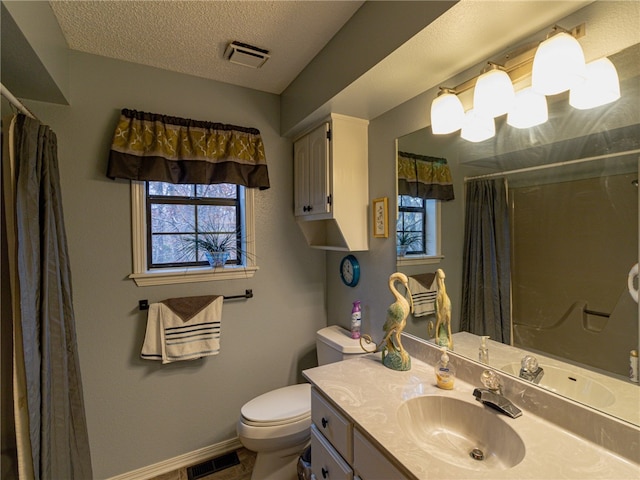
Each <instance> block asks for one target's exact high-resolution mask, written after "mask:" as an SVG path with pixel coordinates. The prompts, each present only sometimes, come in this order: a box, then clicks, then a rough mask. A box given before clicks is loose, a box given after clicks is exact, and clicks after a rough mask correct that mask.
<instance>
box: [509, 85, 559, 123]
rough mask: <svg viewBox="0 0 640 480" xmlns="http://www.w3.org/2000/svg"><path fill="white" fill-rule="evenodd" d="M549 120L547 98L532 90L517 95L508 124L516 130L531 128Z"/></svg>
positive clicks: (528, 89)
mask: <svg viewBox="0 0 640 480" xmlns="http://www.w3.org/2000/svg"><path fill="white" fill-rule="evenodd" d="M548 119H549V109H548V107H547V98H546V97H545V96H544V95H541V94H539V93H538V92H536V91H534V90H533V89H532V88H525V89H524V90H521V91H519V92H518V93H516V99H515V102H514V104H513V107H512V108H511V110H509V113H508V114H507V124H509V125H511V126H512V127H515V128H531V127H535V126H536V125H540V124H542V123H544V122H546V121H547V120H548Z"/></svg>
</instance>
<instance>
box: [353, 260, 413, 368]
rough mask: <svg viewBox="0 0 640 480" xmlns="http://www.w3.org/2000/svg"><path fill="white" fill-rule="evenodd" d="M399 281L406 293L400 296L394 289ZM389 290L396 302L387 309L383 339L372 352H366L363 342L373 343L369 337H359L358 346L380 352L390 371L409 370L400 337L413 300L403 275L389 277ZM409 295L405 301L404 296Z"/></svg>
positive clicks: (408, 359) (409, 366) (407, 355)
mask: <svg viewBox="0 0 640 480" xmlns="http://www.w3.org/2000/svg"><path fill="white" fill-rule="evenodd" d="M397 281H400V282H401V283H402V284H403V285H404V288H405V291H406V293H405V294H404V295H402V294H401V293H400V292H398V290H397V288H396V285H395V284H396V282H397ZM389 290H391V293H393V296H394V297H395V298H396V301H395V302H393V303H392V304H391V305H390V306H389V308H388V309H387V320H386V321H385V322H384V325H383V327H382V329H383V330H384V338H383V339H382V341H381V342H380V343H379V344H378V345H376V348H375V349H374V350H367V349H366V348H365V346H364V345H363V343H362V342H363V341H364V342H365V343H367V344H371V343H373V339H372V338H371V336H370V335H363V336H362V337H360V345H361V347H362V349H363V350H365V351H367V352H369V353H373V352H378V351H380V350H382V364H383V365H384V366H385V367H387V368H390V369H392V370H409V369H410V368H411V357H409V354H408V353H407V352H406V351H405V349H404V348H403V346H402V339H401V337H400V335H401V333H402V331H403V330H404V327H405V325H406V324H407V317H408V316H409V313H411V312H413V299H412V298H411V291H410V290H409V279H408V278H407V276H406V275H405V274H404V273H400V272H396V273H393V274H392V275H391V276H390V277H389ZM407 294H408V295H409V300H407V298H406V295H407Z"/></svg>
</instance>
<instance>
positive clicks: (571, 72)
mask: <svg viewBox="0 0 640 480" xmlns="http://www.w3.org/2000/svg"><path fill="white" fill-rule="evenodd" d="M585 78H586V67H585V62H584V53H583V52H582V47H581V46H580V43H578V41H577V40H576V39H575V38H574V37H573V36H571V35H570V34H568V33H566V32H560V33H558V34H556V35H554V36H552V37H550V38H547V39H546V40H545V41H544V42H542V43H541V44H540V45H539V46H538V49H537V50H536V54H535V57H534V58H533V70H532V72H531V86H532V87H533V89H534V90H536V91H537V92H538V93H541V94H542V95H555V94H557V93H561V92H564V91H566V90H569V89H570V88H573V87H574V86H576V85H578V84H579V83H581V82H584V80H585Z"/></svg>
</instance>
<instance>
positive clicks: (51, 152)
mask: <svg viewBox="0 0 640 480" xmlns="http://www.w3.org/2000/svg"><path fill="white" fill-rule="evenodd" d="M6 130H7V129H5V132H6ZM8 130H9V131H8V135H7V136H5V135H3V143H5V144H6V145H7V146H8V149H9V152H8V153H9V155H8V158H7V156H5V155H3V176H4V183H3V191H4V198H3V203H4V204H5V205H4V206H5V209H6V212H7V215H6V231H7V237H8V238H7V243H8V248H9V252H8V254H9V255H8V256H9V259H10V261H9V263H10V267H9V270H10V276H11V278H10V284H11V289H12V299H13V302H12V309H11V310H12V313H13V329H14V399H15V401H14V408H15V421H16V437H17V439H16V442H17V444H18V466H19V467H18V469H19V474H20V478H23V479H26V478H35V479H43V480H44V479H65V480H73V479H83V480H84V479H90V478H92V476H93V475H92V471H91V458H90V454H89V442H88V435H87V425H86V419H85V413H84V401H83V396H82V383H81V378H80V369H79V361H78V354H77V347H76V333H75V320H74V313H73V305H72V293H71V272H70V267H69V258H68V254H67V240H66V234H65V230H64V221H63V213H62V204H61V194H60V182H59V175H58V159H57V140H56V135H55V133H54V132H53V131H51V129H50V128H49V127H47V126H45V125H42V124H41V123H40V122H39V121H37V120H34V119H31V118H28V117H26V116H25V115H21V114H20V115H17V116H16V117H14V118H13V120H12V121H11V124H10V127H9V129H8ZM5 151H6V149H5Z"/></svg>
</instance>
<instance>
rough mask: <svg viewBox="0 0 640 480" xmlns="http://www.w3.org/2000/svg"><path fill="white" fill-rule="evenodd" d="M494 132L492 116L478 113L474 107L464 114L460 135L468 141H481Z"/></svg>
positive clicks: (488, 137)
mask: <svg viewBox="0 0 640 480" xmlns="http://www.w3.org/2000/svg"><path fill="white" fill-rule="evenodd" d="M495 134H496V122H495V120H494V119H493V118H492V117H487V116H486V115H479V114H477V113H476V112H475V109H473V108H472V109H471V110H469V111H468V112H467V113H466V114H465V116H464V123H463V124H462V132H460V136H461V137H462V138H464V139H465V140H468V141H469V142H483V141H484V140H488V139H490V138H491V137H493V136H495Z"/></svg>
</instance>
